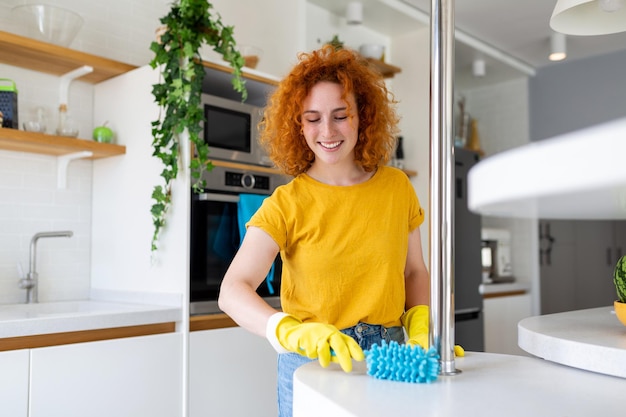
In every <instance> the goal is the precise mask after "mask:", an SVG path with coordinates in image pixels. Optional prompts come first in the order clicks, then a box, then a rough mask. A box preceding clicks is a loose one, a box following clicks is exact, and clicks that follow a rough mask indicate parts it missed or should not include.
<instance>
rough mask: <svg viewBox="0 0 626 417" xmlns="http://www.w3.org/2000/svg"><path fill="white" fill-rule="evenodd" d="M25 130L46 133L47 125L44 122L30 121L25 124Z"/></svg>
mask: <svg viewBox="0 0 626 417" xmlns="http://www.w3.org/2000/svg"><path fill="white" fill-rule="evenodd" d="M24 130H26V131H27V132H38V133H46V125H45V123H43V122H39V121H36V120H29V121H27V122H24Z"/></svg>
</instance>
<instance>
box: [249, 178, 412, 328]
mask: <svg viewBox="0 0 626 417" xmlns="http://www.w3.org/2000/svg"><path fill="white" fill-rule="evenodd" d="M423 220H424V212H423V210H422V208H421V207H420V204H419V201H418V198H417V195H416V194H415V190H414V189H413V186H412V185H411V183H410V181H409V179H408V178H407V176H406V174H405V173H403V172H402V171H400V170H398V169H396V168H391V167H387V166H383V167H380V168H378V170H377V171H376V173H375V174H374V175H373V176H372V177H371V178H370V179H369V180H368V181H366V182H364V183H361V184H358V185H353V186H332V185H327V184H323V183H320V182H318V181H316V180H314V179H313V178H311V177H309V176H308V175H306V174H302V175H299V176H298V177H296V178H295V179H293V180H292V181H291V182H290V183H289V184H286V185H284V186H280V187H278V188H277V189H276V190H275V191H274V193H273V194H272V195H271V196H270V197H269V198H267V199H266V200H265V201H264V202H263V205H262V206H261V208H260V209H259V210H258V211H257V212H256V213H255V215H254V216H253V217H252V219H250V221H249V222H248V224H247V226H256V227H259V228H261V229H263V230H264V231H265V232H266V233H268V234H269V235H270V236H271V237H272V238H273V239H274V241H276V243H277V244H278V246H279V247H280V253H281V258H282V261H283V273H282V283H281V291H280V294H281V305H282V308H283V311H285V312H286V313H288V314H291V315H293V316H295V317H297V318H299V319H300V320H302V321H304V322H321V323H329V324H333V325H335V326H336V327H337V328H339V329H344V328H347V327H351V326H354V325H355V324H357V323H358V322H365V323H370V324H380V325H384V326H387V327H389V326H399V325H401V324H400V316H401V315H402V313H403V311H404V304H405V288H404V267H405V264H406V256H407V247H408V235H409V232H410V231H412V230H414V229H415V228H416V227H418V226H419V225H420V224H421V223H422V222H423Z"/></svg>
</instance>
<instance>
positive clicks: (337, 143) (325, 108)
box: [302, 81, 359, 165]
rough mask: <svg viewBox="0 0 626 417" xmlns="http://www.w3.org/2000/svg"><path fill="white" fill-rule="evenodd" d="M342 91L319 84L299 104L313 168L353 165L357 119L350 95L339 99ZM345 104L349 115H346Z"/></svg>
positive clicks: (330, 84) (357, 127)
mask: <svg viewBox="0 0 626 417" xmlns="http://www.w3.org/2000/svg"><path fill="white" fill-rule="evenodd" d="M342 93H343V87H342V86H341V85H339V84H336V83H332V82H327V81H322V82H319V83H317V84H316V85H315V86H314V87H313V88H312V89H311V91H310V93H309V95H308V96H307V97H306V99H305V100H304V103H303V112H302V131H303V133H304V138H305V139H306V143H307V145H308V146H309V148H311V150H312V151H313V153H314V154H315V161H314V162H313V164H314V165H320V164H322V165H324V164H326V165H339V164H351V165H354V164H355V162H354V147H355V145H356V143H357V139H358V135H359V132H358V130H359V117H358V114H357V112H356V101H355V99H354V94H349V95H348V96H347V97H346V100H344V99H342V98H341V94H342ZM348 104H349V106H350V112H348Z"/></svg>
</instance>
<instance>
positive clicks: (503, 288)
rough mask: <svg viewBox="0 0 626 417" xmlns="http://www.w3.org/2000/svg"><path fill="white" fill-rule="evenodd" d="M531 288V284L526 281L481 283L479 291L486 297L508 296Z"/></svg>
mask: <svg viewBox="0 0 626 417" xmlns="http://www.w3.org/2000/svg"><path fill="white" fill-rule="evenodd" d="M529 290H530V284H527V283H524V282H503V283H497V284H496V283H493V284H480V285H479V286H478V292H479V293H480V294H482V296H483V297H484V298H489V297H506V296H510V295H522V294H526V293H527V292H528V291H529Z"/></svg>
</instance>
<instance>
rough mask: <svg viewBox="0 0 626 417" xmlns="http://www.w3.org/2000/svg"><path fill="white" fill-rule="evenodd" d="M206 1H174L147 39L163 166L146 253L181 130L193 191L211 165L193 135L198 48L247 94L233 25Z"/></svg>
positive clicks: (173, 170) (156, 144)
mask: <svg viewBox="0 0 626 417" xmlns="http://www.w3.org/2000/svg"><path fill="white" fill-rule="evenodd" d="M212 9H213V6H212V4H211V3H210V2H209V1H208V0H178V1H176V2H174V3H173V4H172V6H171V9H170V11H169V13H168V14H167V15H166V16H164V17H162V18H161V20H160V21H161V23H162V24H163V28H162V29H163V30H162V31H161V35H160V39H158V40H157V41H154V42H152V44H151V46H150V49H151V50H152V51H153V52H154V54H155V55H154V58H153V59H152V61H151V62H150V65H151V66H152V68H157V67H160V68H161V82H160V83H158V84H155V85H153V86H152V95H153V96H154V100H155V101H156V102H157V103H158V105H159V108H160V112H159V118H158V120H155V121H153V122H152V137H153V141H152V146H153V148H154V152H153V155H154V156H155V157H157V158H159V159H160V160H161V162H162V163H163V165H164V168H163V171H162V172H161V177H162V179H163V181H164V184H162V185H157V186H155V187H154V190H153V192H152V199H153V201H154V204H153V205H152V208H151V213H152V220H153V223H154V234H153V236H152V251H155V250H156V249H157V241H158V238H159V234H160V232H161V230H162V229H163V227H164V226H165V218H166V215H167V212H168V209H169V207H170V205H171V202H172V182H173V181H174V180H175V179H176V177H177V175H178V171H179V163H180V160H181V159H180V152H181V144H180V140H181V134H182V133H183V132H185V131H186V132H188V136H189V141H190V142H191V144H192V148H195V152H194V153H193V155H191V160H190V166H189V168H190V175H191V177H192V183H193V185H192V187H193V190H194V192H198V191H200V190H201V189H202V188H203V187H204V181H203V180H202V173H203V172H205V171H210V170H211V169H212V168H213V165H212V164H211V161H210V160H209V148H208V146H207V145H206V144H205V143H204V142H203V141H202V138H200V136H199V134H200V131H201V130H202V126H201V122H202V121H203V118H204V113H203V110H202V109H201V106H200V99H201V95H202V80H203V79H204V76H205V71H204V66H203V65H202V58H201V57H200V53H199V50H200V48H201V47H202V46H204V45H208V46H211V47H212V48H213V50H214V51H215V52H217V53H219V54H220V55H221V56H222V58H223V59H224V61H226V62H228V63H229V64H230V66H231V67H232V68H233V78H232V84H233V88H234V89H235V90H236V91H238V92H240V93H241V95H242V100H245V99H246V98H247V90H246V87H245V82H244V80H243V79H242V78H241V75H242V74H241V68H242V67H243V66H244V59H243V57H242V56H241V54H240V53H239V51H238V50H237V48H236V42H235V39H234V37H233V31H234V28H233V27H232V26H225V25H224V24H223V23H222V21H221V16H220V15H219V14H218V13H215V12H212Z"/></svg>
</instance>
